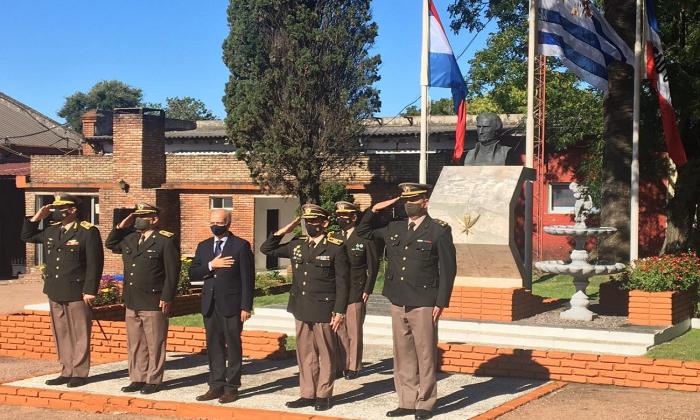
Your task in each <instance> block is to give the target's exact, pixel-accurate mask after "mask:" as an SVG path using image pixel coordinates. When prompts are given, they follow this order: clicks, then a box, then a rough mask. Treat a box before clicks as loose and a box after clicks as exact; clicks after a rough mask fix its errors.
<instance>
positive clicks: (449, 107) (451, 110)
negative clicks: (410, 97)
mask: <svg viewBox="0 0 700 420" xmlns="http://www.w3.org/2000/svg"><path fill="white" fill-rule="evenodd" d="M401 115H402V116H407V117H408V116H416V115H420V108H419V107H417V106H416V105H410V106H409V107H407V108H406V110H405V111H404V112H403V113H401ZM430 115H456V114H455V107H454V105H453V102H452V98H442V99H435V100H432V101H430Z"/></svg>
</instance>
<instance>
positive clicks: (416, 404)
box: [357, 183, 457, 420]
mask: <svg viewBox="0 0 700 420" xmlns="http://www.w3.org/2000/svg"><path fill="white" fill-rule="evenodd" d="M399 187H401V190H402V193H401V197H397V198H394V199H391V200H387V201H383V202H381V203H377V204H375V205H374V206H373V207H372V209H371V211H368V212H366V213H365V215H364V216H363V217H362V220H361V221H360V224H359V225H358V226H357V234H358V235H359V236H360V237H364V238H367V239H372V238H373V237H376V236H378V237H381V238H382V239H383V240H384V242H385V243H386V255H387V260H388V261H387V269H386V274H385V279H384V290H383V294H384V296H386V297H387V298H388V299H389V300H390V301H391V324H392V336H393V341H394V386H395V387H396V393H397V394H398V396H399V407H398V408H397V409H395V410H391V411H389V412H387V413H386V415H387V417H400V416H406V415H410V414H413V415H414V416H415V418H416V419H418V420H421V419H429V418H431V417H432V411H433V408H434V407H435V403H436V401H437V383H436V376H435V371H436V368H437V327H438V320H439V319H440V315H441V314H442V310H443V308H445V307H447V306H448V304H449V302H450V295H451V294H452V286H453V285H454V280H455V276H456V274H457V258H456V252H455V246H454V243H453V242H452V231H451V230H450V226H449V225H448V224H447V223H445V222H443V221H441V220H438V219H432V218H431V217H430V216H429V215H428V193H429V190H430V185H427V184H414V183H403V184H400V185H399ZM399 198H401V199H403V200H404V208H405V210H406V214H407V215H408V220H402V221H394V222H391V223H389V224H388V225H387V226H386V227H382V228H379V229H372V219H373V217H374V215H375V214H376V213H378V212H379V211H381V210H382V209H385V208H388V207H389V206H391V205H392V204H394V203H395V202H396V201H398V200H399Z"/></svg>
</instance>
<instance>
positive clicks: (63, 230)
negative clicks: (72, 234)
mask: <svg viewBox="0 0 700 420" xmlns="http://www.w3.org/2000/svg"><path fill="white" fill-rule="evenodd" d="M65 234H66V230H65V229H63V228H60V229H58V240H59V241H60V240H61V238H63V235H65Z"/></svg>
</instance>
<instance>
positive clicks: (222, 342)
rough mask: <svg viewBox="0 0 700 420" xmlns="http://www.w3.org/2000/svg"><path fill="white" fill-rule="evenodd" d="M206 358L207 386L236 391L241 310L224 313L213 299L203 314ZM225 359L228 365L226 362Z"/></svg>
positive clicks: (238, 385)
mask: <svg viewBox="0 0 700 420" xmlns="http://www.w3.org/2000/svg"><path fill="white" fill-rule="evenodd" d="M204 327H205V329H206V333H207V357H208V358H209V380H208V381H207V382H208V383H209V389H216V390H219V389H222V388H225V389H226V390H237V389H238V387H240V386H241V371H242V369H243V363H242V361H241V359H242V357H243V349H242V346H241V330H242V329H243V323H242V322H241V315H240V313H239V314H237V315H234V316H223V315H221V314H219V313H218V312H217V310H216V305H214V302H212V310H211V311H210V313H209V314H207V315H204ZM227 360H228V366H227V364H226V361H227Z"/></svg>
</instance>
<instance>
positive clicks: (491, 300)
mask: <svg viewBox="0 0 700 420" xmlns="http://www.w3.org/2000/svg"><path fill="white" fill-rule="evenodd" d="M558 304H559V300H558V299H545V298H543V297H541V296H536V295H533V294H532V292H531V291H529V290H526V289H524V288H522V287H510V288H494V287H460V286H456V287H455V288H454V289H453V290H452V296H451V298H450V304H449V307H447V308H445V311H444V312H443V317H444V318H445V319H475V320H488V321H506V322H511V321H516V320H518V319H523V318H528V317H531V316H533V315H536V314H539V313H541V312H545V311H548V310H550V309H553V308H554V307H556V306H557V305H558Z"/></svg>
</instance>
